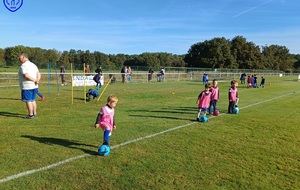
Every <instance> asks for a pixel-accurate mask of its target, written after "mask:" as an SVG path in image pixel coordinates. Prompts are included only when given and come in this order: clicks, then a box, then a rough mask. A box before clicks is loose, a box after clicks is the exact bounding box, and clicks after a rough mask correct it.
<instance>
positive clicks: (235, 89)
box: [228, 87, 237, 102]
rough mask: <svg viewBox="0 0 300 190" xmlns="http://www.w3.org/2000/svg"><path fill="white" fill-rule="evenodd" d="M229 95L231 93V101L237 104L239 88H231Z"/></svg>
mask: <svg viewBox="0 0 300 190" xmlns="http://www.w3.org/2000/svg"><path fill="white" fill-rule="evenodd" d="M228 93H229V101H230V102H235V101H236V98H237V88H232V87H230V88H229V91H228Z"/></svg>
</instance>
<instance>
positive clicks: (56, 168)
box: [0, 77, 300, 189]
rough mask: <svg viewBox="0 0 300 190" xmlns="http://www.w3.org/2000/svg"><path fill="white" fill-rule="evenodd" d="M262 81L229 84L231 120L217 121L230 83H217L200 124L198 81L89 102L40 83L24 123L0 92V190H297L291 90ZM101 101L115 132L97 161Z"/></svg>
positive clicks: (21, 109) (122, 87)
mask: <svg viewBox="0 0 300 190" xmlns="http://www.w3.org/2000/svg"><path fill="white" fill-rule="evenodd" d="M266 80H267V85H266V87H265V88H257V89H247V88H246V85H241V84H239V87H238V91H239V97H240V102H239V108H240V113H239V114H238V115H231V114H230V115H229V114H225V113H226V112H227V106H228V94H227V91H228V88H229V86H230V81H219V88H220V100H219V102H218V109H219V110H220V113H221V114H220V115H219V116H218V117H210V116H209V117H208V119H209V120H208V122H207V123H200V122H196V121H195V119H196V113H197V105H196V100H197V97H198V94H199V93H200V92H201V91H202V90H203V89H204V87H203V84H202V82H186V81H180V82H167V81H166V82H151V83H130V84H128V83H127V84H121V83H117V84H112V85H109V86H108V88H107V89H106V90H105V92H104V94H103V96H102V98H101V99H100V101H98V102H97V101H96V100H94V101H90V102H84V99H83V97H84V94H85V92H84V88H83V87H74V94H73V96H74V99H73V101H72V88H71V86H63V87H61V88H60V91H59V94H58V92H56V86H51V93H50V94H48V93H47V90H48V87H47V86H46V85H42V86H40V88H39V91H40V92H42V93H43V94H44V95H45V96H46V100H45V101H44V102H41V101H39V98H38V97H37V100H38V101H37V104H38V116H37V118H36V119H32V120H28V119H24V118H23V117H24V116H25V115H26V108H25V104H24V103H23V102H21V101H20V90H19V89H18V88H17V87H11V88H2V89H1V91H0V98H1V113H0V118H1V119H0V124H1V125H0V132H1V133H0V135H1V138H0V151H1V152H0V153H1V157H0V168H1V172H0V189H299V188H300V182H299V179H300V174H299V173H300V167H299V165H300V160H299V155H300V149H299V148H300V146H299V144H300V130H299V123H300V117H298V113H300V106H299V100H300V82H298V81H297V80H296V78H295V77H282V78H276V77H274V78H271V77H270V78H267V79H266ZM269 83H270V85H268V84H269ZM87 88H88V87H87ZM111 93H113V94H115V95H116V96H117V97H118V98H119V102H118V104H117V107H116V114H115V118H116V125H117V130H115V131H114V132H113V134H112V136H111V148H112V150H111V153H110V155H109V156H108V157H101V156H98V155H97V148H98V146H99V145H100V144H101V142H102V138H103V133H102V131H101V130H99V129H94V128H93V127H92V126H93V124H94V122H95V119H96V116H97V113H98V111H99V109H100V107H101V106H103V105H105V103H106V97H107V96H108V95H109V94H111ZM72 102H73V104H72Z"/></svg>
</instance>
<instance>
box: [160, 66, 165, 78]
mask: <svg viewBox="0 0 300 190" xmlns="http://www.w3.org/2000/svg"><path fill="white" fill-rule="evenodd" d="M165 74H166V71H165V68H161V69H160V81H164V80H165Z"/></svg>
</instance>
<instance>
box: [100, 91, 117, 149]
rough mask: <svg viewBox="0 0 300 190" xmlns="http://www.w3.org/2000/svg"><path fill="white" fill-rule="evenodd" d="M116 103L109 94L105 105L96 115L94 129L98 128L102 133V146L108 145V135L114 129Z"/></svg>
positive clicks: (114, 98)
mask: <svg viewBox="0 0 300 190" xmlns="http://www.w3.org/2000/svg"><path fill="white" fill-rule="evenodd" d="M117 103H118V98H117V97H116V96H115V95H113V94H111V95H109V96H108V98H107V104H106V105H105V106H103V107H101V109H100V112H99V113H98V115H97V119H96V123H95V125H94V127H95V128H96V129H97V128H99V127H101V128H102V130H103V131H104V135H103V145H108V146H109V143H110V135H111V133H112V131H113V129H116V124H115V120H114V115H115V107H116V105H117Z"/></svg>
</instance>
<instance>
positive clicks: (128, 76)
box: [127, 66, 132, 83]
mask: <svg viewBox="0 0 300 190" xmlns="http://www.w3.org/2000/svg"><path fill="white" fill-rule="evenodd" d="M131 74H132V71H131V67H130V66H127V81H128V82H129V83H130V81H131Z"/></svg>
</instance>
